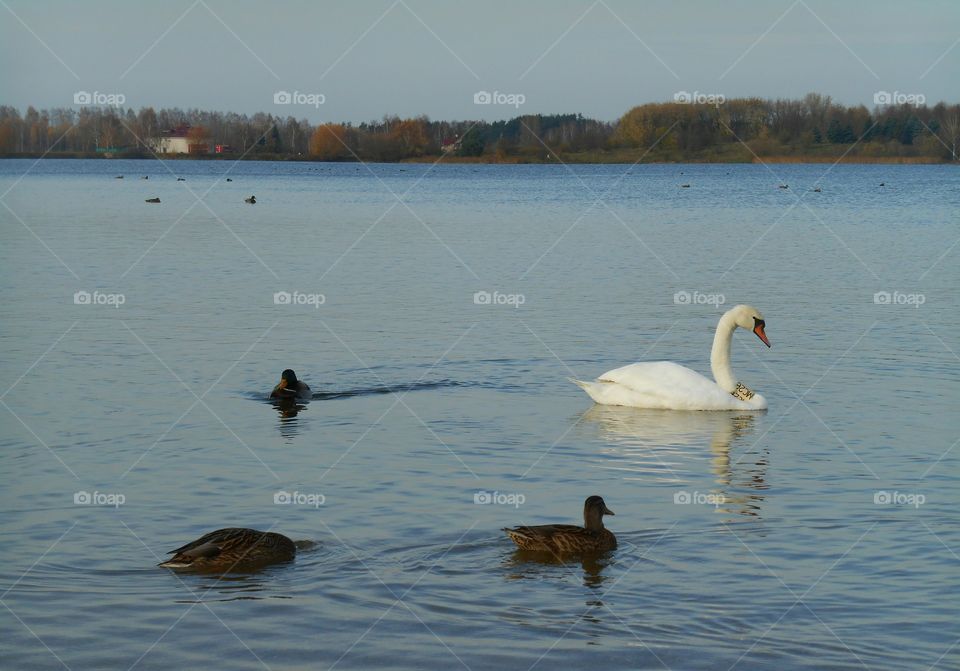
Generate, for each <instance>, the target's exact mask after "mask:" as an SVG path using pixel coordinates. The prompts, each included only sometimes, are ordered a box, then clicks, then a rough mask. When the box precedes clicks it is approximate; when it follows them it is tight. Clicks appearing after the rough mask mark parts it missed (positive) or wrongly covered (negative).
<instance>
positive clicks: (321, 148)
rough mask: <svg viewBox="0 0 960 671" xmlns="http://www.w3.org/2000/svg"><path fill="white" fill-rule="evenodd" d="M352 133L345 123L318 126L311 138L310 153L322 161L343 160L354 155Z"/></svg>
mask: <svg viewBox="0 0 960 671" xmlns="http://www.w3.org/2000/svg"><path fill="white" fill-rule="evenodd" d="M351 140H352V138H351V133H350V129H348V128H347V127H346V126H344V125H343V124H337V123H325V124H322V125H320V126H317V129H316V130H315V131H313V135H312V136H311V138H310V155H311V156H313V157H314V158H315V159H317V160H320V161H342V160H344V159H349V158H351V157H352V156H353V154H352V152H351V149H352V147H351Z"/></svg>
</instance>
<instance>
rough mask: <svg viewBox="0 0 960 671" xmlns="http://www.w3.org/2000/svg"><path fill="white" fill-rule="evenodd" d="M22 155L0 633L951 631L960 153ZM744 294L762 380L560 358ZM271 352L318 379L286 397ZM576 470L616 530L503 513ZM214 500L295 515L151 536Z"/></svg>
mask: <svg viewBox="0 0 960 671" xmlns="http://www.w3.org/2000/svg"><path fill="white" fill-rule="evenodd" d="M228 170H229V173H227V171H228ZM119 174H123V175H124V176H125V178H124V179H123V180H119V179H115V176H116V175H119ZM145 175H148V176H149V179H148V180H143V179H141V177H142V176H145ZM227 176H229V177H230V178H231V179H232V181H231V182H226V181H225V177H227ZM177 177H183V178H185V181H182V182H178V181H177V180H176V178H177ZM685 183H689V184H690V187H689V188H680V186H679V185H680V184H685ZM881 183H883V186H880V185H881ZM779 184H788V185H789V188H787V189H780V188H778V185H779ZM815 186H821V187H822V191H821V192H819V193H817V192H813V191H812V189H813V188H814V187H815ZM0 193H2V194H4V195H3V197H2V205H3V207H2V208H0V222H2V231H3V243H2V246H0V282H2V289H3V297H4V300H3V302H2V304H0V317H2V327H0V329H2V331H0V344H2V347H0V382H2V384H0V387H2V389H0V392H5V393H3V396H2V405H3V407H2V408H0V418H2V419H0V422H2V427H3V433H2V439H0V472H2V474H3V488H2V490H0V492H2V493H0V497H2V512H0V521H2V538H0V547H2V557H3V561H2V564H0V594H2V597H0V604H2V605H3V606H4V607H3V608H2V609H0V620H2V621H3V632H4V633H3V635H2V637H0V639H2V644H0V646H2V647H0V650H2V655H3V663H4V666H8V667H9V668H24V669H27V668H29V669H46V668H50V669H58V668H70V669H86V668H91V669H92V668H98V669H108V668H110V669H112V668H119V669H129V668H131V667H132V668H138V669H170V668H204V667H209V666H210V665H216V666H218V667H220V668H230V669H261V668H269V669H301V668H324V669H328V668H332V667H336V668H340V669H368V668H373V667H379V668H392V669H424V668H436V669H453V668H466V669H470V670H474V671H479V670H480V669H523V670H527V669H532V668H533V669H537V668H539V669H544V668H587V667H588V666H589V667H591V668H607V669H626V668H631V669H632V668H651V669H663V668H668V669H731V668H739V669H775V670H776V671H784V670H788V669H825V668H830V669H846V668H850V669H860V668H872V669H927V668H928V667H931V666H933V667H934V668H939V669H949V668H958V667H960V646H957V639H958V637H960V625H958V622H960V601H958V600H957V598H956V594H957V582H958V578H960V559H958V554H960V528H958V521H960V519H958V518H960V516H958V513H957V503H958V494H957V491H958V488H957V479H958V462H960V448H958V447H957V440H958V438H960V419H958V413H957V400H958V391H960V373H958V363H960V359H958V356H957V353H958V352H960V336H958V333H960V309H958V308H960V299H958V288H960V282H958V271H957V268H958V254H960V245H957V239H958V237H960V226H958V225H957V222H958V216H957V214H958V205H960V180H958V175H957V172H956V168H955V167H950V166H838V167H834V168H832V169H831V168H830V167H829V166H827V165H812V166H804V165H796V166H780V165H777V166H772V167H771V168H766V167H764V166H761V165H750V166H743V165H738V166H718V165H711V166H701V165H690V166H662V165H661V166H637V167H633V168H629V169H628V168H627V166H576V167H573V168H565V167H563V166H436V167H430V166H426V165H422V166H421V165H404V166H395V165H381V166H372V167H370V168H367V167H364V166H357V165H353V164H340V165H325V164H282V163H254V162H247V163H242V164H238V165H235V166H231V165H229V164H227V163H224V162H217V163H212V162H193V161H177V162H171V163H167V164H166V165H164V164H161V163H160V162H137V161H126V162H123V161H42V162H40V163H39V164H34V162H33V161H3V162H0ZM254 194H255V195H256V197H257V201H258V202H257V204H256V205H247V204H245V203H244V198H246V197H247V196H250V195H254ZM151 197H159V198H160V199H161V203H160V204H159V205H152V204H146V203H145V202H144V200H145V199H146V198H151ZM77 292H81V293H80V294H78V295H77V299H76V300H77V301H79V303H77V302H75V294H77ZM83 292H88V293H89V295H90V304H84V300H85V298H86V294H84V293H83ZM94 292H98V293H94ZM284 292H286V293H284ZM477 292H481V293H480V294H479V295H477ZM482 292H486V293H482ZM278 293H279V296H278V298H279V300H280V302H281V304H276V303H275V294H278ZM287 294H289V296H290V298H291V301H290V303H289V304H283V299H284V298H285V297H286V295H287ZM475 295H476V297H475ZM875 295H876V297H875ZM488 297H489V301H488V302H487V298H488ZM721 301H723V305H722V306H721V309H719V310H718V309H717V306H716V303H720V302H721ZM121 302H122V304H120V305H117V304H118V303H121ZM321 302H322V304H321ZM98 303H99V304H98ZM736 303H750V304H752V305H755V306H757V307H758V308H759V309H760V310H762V311H763V313H764V316H765V317H766V321H767V333H768V335H769V336H770V339H771V341H772V343H773V348H772V349H769V350H768V349H766V348H765V347H763V346H762V344H761V343H760V342H759V341H757V339H756V338H754V337H753V336H752V335H750V334H749V333H746V332H743V331H741V332H739V333H738V335H737V336H736V337H735V339H734V343H733V365H734V369H735V370H736V371H737V374H738V377H739V379H741V380H742V381H744V382H745V383H746V384H748V385H749V386H751V387H752V388H754V389H756V390H759V391H761V392H762V393H763V394H764V395H765V396H766V398H767V400H768V402H769V404H770V409H769V411H768V412H765V413H753V414H750V413H735V412H732V413H690V412H664V411H644V410H636V409H629V408H613V407H599V406H593V405H592V403H591V402H590V400H589V399H588V398H587V397H586V396H585V395H584V394H583V392H581V391H580V390H579V389H578V388H577V387H576V386H574V385H572V384H571V383H570V382H568V380H567V378H569V377H579V378H584V379H590V378H592V377H595V376H597V375H599V374H600V373H602V372H604V371H606V370H608V369H611V368H614V367H616V366H619V365H623V364H626V363H630V362H632V361H637V360H658V359H665V360H672V361H676V362H679V363H681V364H684V365H687V366H690V367H692V368H694V369H696V370H698V371H701V372H703V373H706V374H709V363H708V358H709V350H710V343H711V338H712V330H713V328H714V325H715V323H716V320H717V319H718V317H719V314H720V312H721V311H722V309H724V308H726V307H729V306H731V305H734V304H736ZM287 367H291V368H294V369H295V370H296V371H297V373H298V374H299V375H300V377H301V378H303V379H304V380H306V381H307V382H308V383H309V384H310V385H311V387H312V388H313V392H314V398H313V400H311V401H309V402H307V403H303V404H300V406H299V407H297V406H294V407H277V406H274V405H273V404H271V403H270V402H269V401H268V400H267V398H266V397H267V394H268V392H269V390H270V388H271V387H272V386H273V385H274V384H276V382H277V381H278V379H279V374H280V372H281V371H282V370H283V369H284V368H287ZM83 492H86V493H88V494H89V495H90V498H91V500H92V501H93V502H92V503H90V504H86V505H85V504H83V503H82V501H83V500H84V499H83V494H82V493H83ZM279 492H289V493H290V494H291V498H293V499H294V502H293V503H289V504H282V503H281V504H275V503H274V500H275V496H276V495H277V494H278V493H279ZM294 494H295V496H294ZM591 494H601V495H602V496H603V497H604V498H605V499H606V502H607V504H608V506H609V507H610V508H612V509H613V510H614V511H615V512H616V516H615V517H608V518H606V521H607V525H608V527H609V528H611V529H612V530H613V531H614V532H615V533H616V534H617V537H618V538H619V541H620V545H619V548H618V549H617V550H616V551H614V552H612V553H610V554H608V555H606V556H602V557H599V558H594V559H589V560H583V561H581V560H570V561H563V562H561V561H550V560H544V559H538V558H536V557H529V556H524V555H521V554H518V553H516V552H514V548H513V545H512V543H511V542H510V541H509V539H507V538H506V537H505V536H504V535H503V533H502V532H501V531H500V528H501V527H503V526H506V525H514V524H524V523H526V524H533V523H548V522H567V523H573V522H577V521H579V520H580V519H581V510H582V505H583V500H584V498H586V497H587V496H588V495H591ZM75 497H78V500H80V501H81V503H75ZM120 497H122V499H121V498H120ZM281 497H282V495H281ZM486 500H492V501H493V502H492V503H488V504H478V503H475V501H480V502H483V501H486ZM120 501H122V504H120V505H110V503H114V504H116V503H119V502H120ZM321 502H322V504H321ZM97 503H102V504H103V505H97ZM226 526H249V527H254V528H259V529H263V530H266V529H270V530H273V531H279V532H281V533H284V534H286V535H288V536H290V537H291V538H293V539H294V540H296V541H302V543H301V551H300V553H299V554H298V556H297V558H296V560H295V561H294V562H293V563H291V564H287V565H277V566H273V567H271V568H268V569H266V570H264V571H261V572H258V573H254V574H236V575H230V576H225V577H220V578H218V577H216V576H209V575H191V574H179V575H178V574H176V573H173V572H171V571H168V570H165V569H160V568H157V567H156V566H155V564H156V563H157V562H158V561H160V559H161V558H163V557H164V556H165V553H166V552H168V551H169V550H171V549H173V548H175V547H177V546H179V545H181V544H183V543H186V542H187V541H189V540H192V539H193V538H196V537H198V536H199V535H201V534H202V533H205V532H207V531H210V530H213V529H217V528H220V527H226Z"/></svg>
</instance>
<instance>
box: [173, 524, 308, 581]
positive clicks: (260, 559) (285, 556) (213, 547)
mask: <svg viewBox="0 0 960 671" xmlns="http://www.w3.org/2000/svg"><path fill="white" fill-rule="evenodd" d="M171 553H172V554H173V556H172V557H171V558H170V559H167V560H166V561H163V562H160V563H159V564H157V566H162V567H164V568H189V569H194V570H200V571H232V570H244V569H248V568H252V567H256V566H264V565H266V564H273V563H276V562H283V561H290V560H291V559H293V558H294V557H295V556H296V554H297V546H296V545H294V543H293V541H292V540H290V539H289V538H287V537H286V536H283V535H281V534H277V533H273V532H269V531H257V530H256V529H242V528H228V529H217V530H216V531H211V532H210V533H208V534H206V535H204V536H201V537H200V538H198V539H197V540H195V541H193V542H192V543H187V544H186V545H184V546H181V547H178V548H177V549H176V550H172V551H171Z"/></svg>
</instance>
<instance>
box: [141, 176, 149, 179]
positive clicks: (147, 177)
mask: <svg viewBox="0 0 960 671" xmlns="http://www.w3.org/2000/svg"><path fill="white" fill-rule="evenodd" d="M140 179H150V175H144V176H143V177H141V178H140Z"/></svg>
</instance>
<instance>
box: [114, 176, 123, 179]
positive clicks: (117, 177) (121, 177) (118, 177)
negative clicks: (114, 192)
mask: <svg viewBox="0 0 960 671" xmlns="http://www.w3.org/2000/svg"><path fill="white" fill-rule="evenodd" d="M114 179H123V175H117V176H116V177H114Z"/></svg>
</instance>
